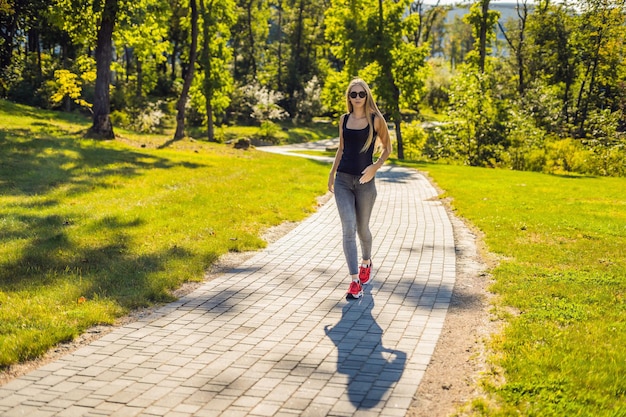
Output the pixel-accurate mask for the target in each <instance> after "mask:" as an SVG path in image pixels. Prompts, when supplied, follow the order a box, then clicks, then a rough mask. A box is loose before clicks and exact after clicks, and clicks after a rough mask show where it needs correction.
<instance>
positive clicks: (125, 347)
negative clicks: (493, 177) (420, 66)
mask: <svg viewBox="0 0 626 417" xmlns="http://www.w3.org/2000/svg"><path fill="white" fill-rule="evenodd" d="M270 150H271V149H270ZM377 188H378V199H377V202H376V205H375V208H374V213H373V217H372V232H373V235H374V250H373V256H372V259H373V262H374V269H375V270H374V276H373V281H372V284H371V285H368V286H366V287H365V288H366V291H365V295H364V297H363V298H362V299H361V300H359V301H350V302H348V301H346V300H345V298H344V294H345V291H346V290H347V287H348V283H349V278H348V275H347V268H346V266H345V260H344V257H343V252H342V249H341V230H340V229H341V226H340V222H339V218H338V216H337V210H336V207H335V204H334V201H333V200H330V201H329V202H328V203H327V204H325V205H324V206H323V207H321V208H320V209H319V210H318V211H317V212H316V213H315V214H313V215H312V216H310V217H309V218H308V219H307V220H305V221H303V222H302V223H301V224H300V225H299V226H298V227H297V228H296V229H294V230H293V231H292V232H290V233H289V234H288V235H286V236H284V237H283V238H281V239H280V240H279V241H277V242H275V243H273V244H271V245H269V246H268V247H267V248H266V249H265V250H263V251H260V252H259V253H258V254H256V255H255V256H254V257H252V258H250V259H249V260H248V261H246V262H244V263H243V264H241V265H240V266H239V267H237V268H235V269H234V270H232V271H230V272H228V273H226V274H224V275H222V276H220V277H218V278H216V279H214V280H212V281H210V282H206V283H205V284H203V285H202V286H201V287H200V288H198V289H197V290H196V291H194V292H193V293H191V294H189V295H187V296H185V297H183V298H181V299H180V300H178V301H176V302H173V303H171V304H168V305H166V306H164V307H163V308H161V309H159V310H158V311H157V312H156V313H155V314H153V315H152V316H150V317H146V318H144V319H141V320H140V321H137V322H134V323H132V324H129V325H126V326H123V327H120V328H117V329H115V330H114V331H112V332H111V333H109V334H107V335H105V336H104V337H102V338H100V339H99V340H97V341H95V342H93V343H91V344H90V345H88V346H86V347H83V348H81V349H79V350H77V351H75V352H74V353H72V354H69V355H67V356H64V357H63V358H61V359H59V360H57V361H55V362H53V363H50V364H47V365H45V366H43V367H41V368H39V369H37V370H35V371H33V372H31V373H29V374H27V375H25V376H23V377H21V378H18V379H15V380H13V381H11V382H9V383H7V384H5V385H4V386H2V387H0V415H1V416H3V417H12V416H29V417H40V416H41V417H43V416H68V417H71V416H124V417H127V416H168V417H176V416H181V417H182V416H352V415H362V416H404V415H405V414H406V412H407V410H408V408H409V406H410V404H411V401H412V399H413V396H414V395H415V392H416V390H417V387H418V385H419V383H420V380H421V378H422V375H423V374H424V371H425V369H426V366H427V365H428V363H429V361H430V357H431V354H432V353H433V351H434V348H435V344H436V342H437V339H438V337H439V334H440V332H441V329H442V326H443V323H444V319H445V315H446V312H447V309H448V305H449V302H450V298H451V295H452V289H453V286H454V280H455V247H454V239H453V232H452V225H451V223H450V221H449V218H448V216H447V213H446V211H445V209H444V207H443V205H442V203H441V202H439V201H438V200H437V199H436V198H434V197H435V196H436V195H437V193H436V191H435V190H434V189H433V187H432V186H431V185H430V184H429V182H428V181H427V180H426V179H425V178H424V177H423V176H422V175H421V174H419V173H417V172H415V171H411V170H408V169H403V168H398V167H392V166H389V165H387V166H385V167H383V169H382V170H380V171H379V173H378V177H377Z"/></svg>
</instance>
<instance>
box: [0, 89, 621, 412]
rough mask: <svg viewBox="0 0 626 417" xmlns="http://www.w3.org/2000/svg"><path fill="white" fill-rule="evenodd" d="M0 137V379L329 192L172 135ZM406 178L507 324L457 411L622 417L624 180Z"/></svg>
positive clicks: (300, 174) (506, 174)
mask: <svg viewBox="0 0 626 417" xmlns="http://www.w3.org/2000/svg"><path fill="white" fill-rule="evenodd" d="M0 126H2V130H0V153H1V155H2V160H1V164H2V165H0V366H6V365H8V364H11V363H15V362H19V361H23V360H26V359H29V358H33V357H36V356H38V355H40V354H41V353H43V352H44V351H45V350H46V349H48V348H49V347H50V346H53V345H54V344H56V343H58V342H60V341H63V340H68V339H71V338H72V337H74V336H75V335H77V334H79V333H80V332H81V331H83V330H84V329H86V328H87V327H89V326H91V325H93V324H96V323H112V322H113V321H114V320H115V319H116V318H117V317H120V316H121V315H123V314H125V313H126V312H127V311H128V310H129V309H132V308H135V307H139V306H145V305H149V304H151V303H158V302H164V301H168V300H170V299H171V296H170V290H171V289H173V288H176V287H177V286H179V285H180V284H181V283H182V282H184V281H188V280H201V279H202V277H203V273H204V271H205V270H206V268H207V267H208V265H210V264H211V262H213V261H215V260H216V259H217V257H219V256H220V255H221V254H223V253H225V252H227V251H243V250H250V249H258V248H261V247H263V246H264V242H263V241H262V240H261V239H260V238H259V237H258V236H259V235H260V233H261V232H262V230H263V229H265V228H267V227H269V226H272V225H276V224H279V223H280V222H283V221H285V220H292V221H297V220H301V219H303V218H304V217H305V216H307V215H308V214H310V213H311V212H312V210H314V205H315V197H316V196H318V195H321V194H323V193H324V192H325V188H326V179H327V174H328V166H327V165H325V164H319V163H316V162H314V161H308V160H304V159H302V158H284V157H281V156H278V155H271V154H265V153H262V152H257V151H254V150H249V151H236V150H234V149H232V148H230V147H227V146H224V145H213V144H208V143H205V142H199V141H191V140H186V141H184V142H179V143H176V144H175V145H173V147H171V148H166V149H158V146H157V145H158V144H159V143H163V142H165V141H166V140H167V139H168V138H166V137H163V136H160V135H136V134H132V133H131V132H118V133H121V134H122V135H123V136H124V139H123V140H116V141H106V142H97V141H91V140H85V139H83V138H82V136H81V133H82V132H83V131H84V130H85V129H86V128H87V126H88V122H87V121H85V120H84V119H81V118H79V117H76V116H71V115H62V114H58V113H54V112H43V111H35V110H33V109H31V108H28V107H23V106H16V105H12V104H9V103H6V102H3V101H0ZM331 131H335V132H336V129H335V128H332V129H331ZM298 135H303V136H305V137H307V138H312V139H315V138H321V137H318V136H319V135H320V133H319V131H317V130H314V131H310V132H307V133H306V134H305V133H298ZM287 140H290V139H287ZM142 145H143V146H145V147H142ZM404 165H407V166H411V167H414V168H417V169H419V170H422V171H425V172H427V173H428V174H429V175H430V176H431V177H432V178H433V179H434V180H435V181H436V183H437V184H438V185H439V187H440V188H442V189H443V190H445V193H444V194H443V197H449V198H450V199H451V204H452V206H453V208H454V210H455V211H456V213H457V214H458V215H459V216H460V217H463V218H465V219H467V220H469V221H470V222H471V223H472V224H473V225H475V226H476V227H477V228H479V229H480V230H481V231H482V232H483V234H484V239H485V243H486V245H487V247H488V250H489V251H490V257H495V258H496V260H497V262H495V263H494V266H493V268H492V269H491V271H490V272H491V274H492V276H493V279H494V284H493V286H492V290H493V291H494V292H495V294H497V297H496V301H495V304H494V309H493V313H494V317H497V318H498V319H501V320H503V322H504V323H506V326H505V327H504V328H503V331H502V332H501V333H499V334H496V335H494V337H493V338H492V340H490V342H489V343H490V345H489V347H490V349H491V352H492V357H491V365H492V367H491V370H490V373H488V374H486V375H485V378H484V380H483V384H484V386H485V388H486V390H487V392H488V394H489V395H488V396H487V397H485V398H479V399H475V400H473V401H472V402H471V403H470V404H467V406H466V410H465V413H466V414H473V415H483V416H518V415H524V416H542V417H543V416H626V349H625V348H624V346H626V300H625V297H626V255H625V253H624V247H626V192H625V190H626V179H624V178H592V177H580V176H556V175H544V174H539V173H529V172H516V171H508V170H491V169H481V168H471V167H464V166H447V165H437V164H424V163H414V164H410V163H405V164H404Z"/></svg>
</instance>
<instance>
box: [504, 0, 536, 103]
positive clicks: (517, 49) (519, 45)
mask: <svg viewBox="0 0 626 417" xmlns="http://www.w3.org/2000/svg"><path fill="white" fill-rule="evenodd" d="M516 11H517V17H518V19H517V21H514V22H511V26H512V31H511V32H513V33H512V34H508V32H509V31H508V30H507V29H506V28H505V27H504V26H503V25H502V24H501V23H500V22H499V21H498V26H499V27H500V30H501V31H502V34H503V35H504V37H505V39H506V41H507V43H508V45H509V48H510V49H511V51H513V56H514V58H515V66H516V67H517V91H518V93H519V94H520V95H524V91H525V90H526V72H527V69H526V67H525V66H526V62H525V56H526V22H527V21H528V15H529V7H528V0H522V3H521V4H520V0H517V7H516Z"/></svg>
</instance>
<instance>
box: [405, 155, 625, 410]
mask: <svg viewBox="0 0 626 417" xmlns="http://www.w3.org/2000/svg"><path fill="white" fill-rule="evenodd" d="M409 165H410V166H414V167H416V168H418V169H420V170H423V171H426V172H428V173H429V174H430V176H431V177H432V178H434V180H435V181H436V183H437V184H438V185H439V186H440V187H441V188H442V189H444V190H445V194H444V196H447V197H450V198H451V199H452V205H453V207H454V209H455V211H456V213H457V214H458V215H459V216H461V217H464V218H466V219H468V220H469V221H470V222H471V223H472V224H473V225H475V226H477V227H478V228H479V229H480V230H481V231H482V232H483V233H484V235H485V237H484V239H485V242H486V244H487V246H488V249H489V251H490V252H491V253H492V254H495V255H496V256H497V257H498V262H497V266H495V267H494V268H493V270H492V271H491V272H492V274H493V278H494V280H495V283H494V285H493V286H492V290H493V291H494V292H495V293H496V294H497V295H498V297H497V301H496V306H495V308H494V311H495V313H496V314H497V315H498V316H499V317H500V318H502V319H504V320H505V321H506V323H507V325H506V327H505V328H504V330H503V332H502V333H501V334H498V335H496V336H495V337H494V338H493V340H492V344H491V348H492V349H493V353H494V356H493V358H492V361H493V362H492V363H493V364H494V365H495V366H494V371H493V372H494V374H492V375H489V376H488V377H487V378H486V380H485V384H486V385H487V387H488V389H489V391H490V392H492V393H493V394H494V398H495V400H494V401H493V402H487V403H482V402H481V401H477V402H475V403H474V410H473V411H474V413H475V414H476V415H488V416H513V415H525V416H624V415H626V348H625V346H626V254H625V250H624V248H626V179H624V178H590V177H576V176H569V177H568V176H551V175H544V174H539V173H529V172H516V171H506V170H491V169H481V168H471V167H461V166H445V165H431V164H409ZM500 372H501V373H502V374H500ZM501 376H503V377H504V382H501V379H502V378H501Z"/></svg>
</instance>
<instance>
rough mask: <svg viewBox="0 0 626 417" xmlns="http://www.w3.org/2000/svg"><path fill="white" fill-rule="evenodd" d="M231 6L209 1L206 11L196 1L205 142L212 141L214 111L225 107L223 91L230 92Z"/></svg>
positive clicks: (227, 0)
mask: <svg viewBox="0 0 626 417" xmlns="http://www.w3.org/2000/svg"><path fill="white" fill-rule="evenodd" d="M234 12H235V4H234V2H233V1H232V0H211V2H210V3H208V5H207V7H205V5H204V0H200V14H201V16H202V19H203V24H202V52H201V55H200V65H201V66H202V69H203V75H204V78H203V86H202V87H203V88H202V92H203V94H204V99H205V109H206V120H207V138H208V140H209V141H214V140H215V133H214V127H213V125H214V110H215V107H216V106H218V107H219V110H220V111H222V110H224V109H225V108H226V107H227V106H228V101H229V98H228V95H227V94H223V93H224V90H226V91H228V92H229V91H230V90H232V79H231V77H230V73H229V71H228V66H229V64H230V60H231V58H232V54H231V51H230V48H229V47H228V45H227V40H228V39H229V38H230V28H231V26H232V25H233V24H234V23H235V18H236V16H235V13H234Z"/></svg>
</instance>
